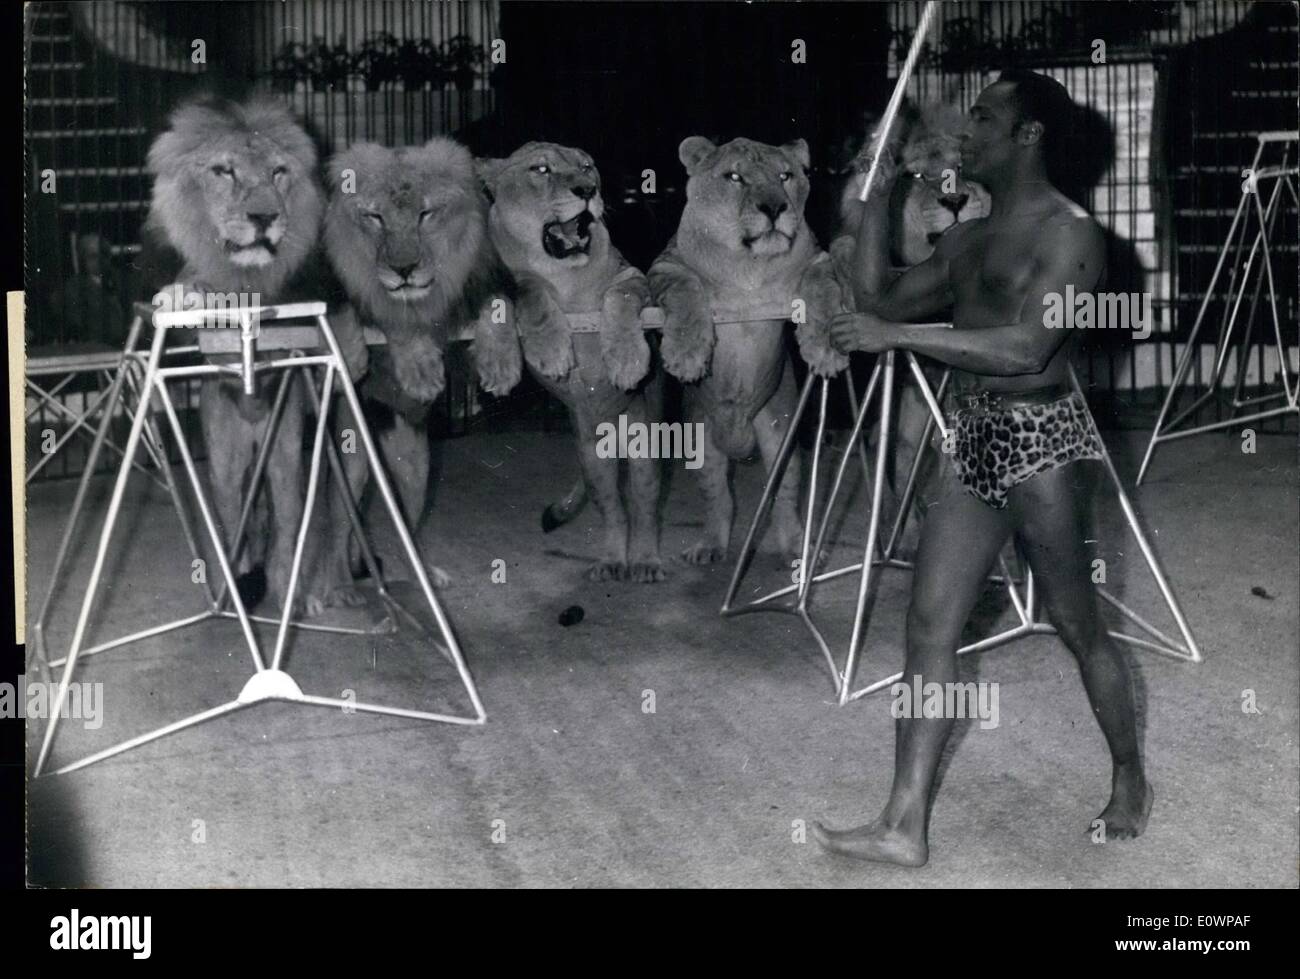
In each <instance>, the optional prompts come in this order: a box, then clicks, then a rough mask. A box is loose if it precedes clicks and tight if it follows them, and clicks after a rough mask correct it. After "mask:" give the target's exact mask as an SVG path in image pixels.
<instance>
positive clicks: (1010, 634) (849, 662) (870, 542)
mask: <svg viewBox="0 0 1300 979" xmlns="http://www.w3.org/2000/svg"><path fill="white" fill-rule="evenodd" d="M897 356H898V354H897V352H895V351H892V350H891V351H888V352H886V353H885V354H884V355H883V356H882V357H881V358H880V359H879V360H878V361H877V362H876V366H875V369H874V370H873V371H872V372H871V378H870V380H869V381H868V383H867V389H866V393H865V395H864V396H863V398H862V403H861V405H859V406H857V414H856V418H855V419H854V424H853V430H852V432H851V433H850V435H849V445H846V447H845V450H844V453H843V454H842V455H841V457H840V462H839V465H838V467H837V469H836V471H835V477H834V480H833V482H832V484H831V491H830V494H829V495H828V497H827V499H826V502H825V504H824V506H823V509H822V513H821V517H820V520H819V522H818V529H817V535H816V538H815V544H813V543H812V542H813V541H814V538H813V536H812V528H813V523H814V520H816V512H817V480H818V476H817V467H818V463H819V461H820V458H819V456H820V448H821V439H822V434H823V432H824V431H825V426H826V403H827V395H828V392H829V388H830V383H831V382H830V379H829V378H820V379H819V378H817V377H815V376H814V375H812V374H810V375H809V376H808V379H807V381H806V382H805V383H804V388H803V391H802V392H801V394H800V397H799V406H798V408H797V409H796V411H795V416H794V418H793V419H792V420H791V424H790V428H789V431H788V432H787V433H786V437H785V441H784V442H783V443H782V445H781V450H780V452H779V453H778V454H777V459H776V464H775V465H774V466H773V468H772V471H771V472H770V473H769V474H768V477H767V485H766V486H765V487H764V489H763V495H762V498H761V499H760V500H759V504H758V508H757V510H756V512H755V514H754V518H753V520H752V521H751V523H750V527H749V532H748V534H747V535H746V536H745V543H744V546H743V547H742V548H741V553H740V557H739V559H738V560H737V562H736V568H735V571H734V572H733V573H732V576H731V583H730V585H729V587H728V589H727V595H726V598H725V599H724V600H723V603H722V609H721V614H722V615H724V616H733V615H742V614H745V613H749V612H783V613H786V614H790V615H795V616H797V617H798V618H799V619H800V621H802V622H803V624H804V625H805V626H806V627H807V629H808V631H809V633H810V634H811V635H812V637H813V641H814V642H815V643H816V644H817V647H818V649H819V650H820V652H821V653H822V656H823V658H824V659H825V661H826V664H827V666H828V667H829V668H830V672H831V680H832V682H833V683H834V685H835V693H836V695H837V697H838V699H839V703H840V704H841V705H843V704H846V703H848V702H849V701H850V700H857V699H858V698H860V697H864V696H866V695H867V694H869V693H874V692H876V691H877V690H881V689H885V688H887V687H889V686H890V685H891V684H893V683H895V682H896V681H897V680H898V679H899V678H900V677H901V676H902V673H901V672H900V673H896V674H894V675H892V676H889V677H885V678H884V679H881V680H876V681H875V682H873V683H870V684H868V685H867V686H865V687H862V688H861V689H857V690H855V689H854V688H853V681H854V675H855V673H856V670H857V664H858V656H859V651H860V649H861V646H862V641H863V637H864V636H865V632H866V625H867V615H866V607H867V596H868V593H869V590H870V587H871V582H872V578H873V574H872V572H873V570H874V569H875V568H877V567H886V568H910V567H911V566H912V565H911V562H908V561H903V560H900V559H899V558H897V557H896V556H895V553H896V549H897V546H898V541H899V537H900V534H901V532H902V529H903V526H904V524H905V523H906V521H907V516H908V512H909V511H910V509H911V502H912V498H913V496H914V495H915V493H916V481H917V477H918V475H919V473H920V469H921V462H922V454H923V453H924V452H925V451H926V450H927V447H928V445H929V442H930V436H931V433H932V432H933V431H934V426H935V425H938V426H939V431H940V432H941V433H942V434H943V435H945V436H946V435H947V426H946V424H945V422H944V418H943V413H942V411H941V410H940V408H939V402H938V399H937V398H936V397H935V395H934V393H933V392H932V391H931V389H930V385H929V383H928V382H927V380H926V378H925V374H924V372H923V371H922V370H921V366H920V364H919V363H918V361H917V359H916V356H915V355H914V354H912V353H911V352H910V351H904V352H903V356H904V357H906V358H907V362H908V366H909V368H910V369H911V376H912V379H913V381H914V382H915V383H916V385H917V387H918V390H919V391H920V393H921V395H922V397H923V398H924V399H925V401H926V404H927V406H928V407H929V410H930V417H929V418H927V419H926V424H925V430H924V433H923V435H922V438H921V443H920V448H919V450H918V451H917V454H916V457H915V459H913V461H912V466H911V470H910V472H909V475H908V480H907V485H906V488H905V489H904V491H903V495H902V498H901V499H900V501H899V510H898V515H897V517H896V518H895V520H894V525H893V528H892V529H891V531H890V534H889V539H888V542H887V543H883V542H882V540H881V534H880V513H881V505H882V503H883V492H884V475H885V466H886V463H887V462H888V459H889V453H890V441H891V437H890V428H891V425H890V422H891V414H892V410H893V394H894V382H895V373H896V370H897V368H896V359H897ZM846 375H847V372H846ZM948 376H949V372H948V371H945V372H944V375H943V380H942V381H941V383H940V386H939V396H940V397H942V395H943V392H944V390H945V388H946V386H947V383H948ZM819 380H820V382H821V386H822V389H821V413H820V416H819V418H818V423H817V442H816V444H815V445H814V448H813V462H812V475H811V477H810V480H809V491H808V503H807V509H806V512H805V515H804V533H803V546H802V550H801V555H800V565H799V567H800V569H801V574H800V576H799V578H800V580H799V581H798V582H797V583H796V584H792V585H788V586H786V587H784V588H781V589H778V590H776V591H773V592H771V593H769V594H767V595H764V596H762V597H760V598H757V599H755V600H753V601H751V602H748V603H746V604H743V605H735V604H734V602H735V599H736V593H737V591H738V590H739V588H740V583H741V581H742V579H743V578H744V576H745V572H746V570H747V569H748V567H749V563H750V560H751V559H752V557H753V555H754V550H755V541H756V537H757V534H758V529H759V527H760V525H761V524H762V522H763V519H764V518H765V517H766V515H767V512H768V510H769V509H770V508H771V506H772V502H773V500H774V499H775V496H776V488H777V487H778V486H779V485H780V482H781V478H782V476H783V475H784V473H785V470H786V467H787V465H788V464H789V460H790V455H791V453H792V452H793V451H794V447H795V442H796V433H797V431H798V427H799V420H800V418H801V417H802V415H803V413H804V411H805V409H806V408H807V405H808V401H809V396H810V394H811V392H812V388H813V385H814V384H816V383H817V382H818V381H819ZM1070 381H1071V383H1072V384H1073V385H1074V388H1075V390H1076V391H1078V392H1079V394H1080V395H1081V396H1082V394H1083V391H1082V388H1080V386H1079V381H1078V378H1077V377H1075V375H1074V371H1073V369H1071V371H1070ZM877 392H879V398H880V404H881V407H880V439H879V441H878V442H877V444H876V459H875V471H874V473H873V474H872V477H873V478H872V490H871V510H870V517H869V519H868V524H867V540H866V544H865V546H864V548H863V558H862V561H861V562H859V563H857V564H851V565H848V566H846V567H843V568H838V569H835V570H832V571H824V572H821V573H816V571H815V568H814V571H813V573H811V574H810V573H809V572H808V570H807V569H809V568H810V567H812V566H813V565H812V564H810V561H811V562H813V563H814V564H815V562H816V557H815V556H819V555H820V554H821V549H822V544H823V543H824V541H825V535H826V529H827V526H828V524H829V522H830V516H831V511H832V509H833V508H834V504H835V498H836V496H837V495H838V494H839V491H840V487H841V485H842V482H843V478H844V472H845V470H846V469H847V468H848V463H849V456H850V454H851V452H852V446H853V445H854V444H859V439H860V436H861V432H862V426H863V423H864V421H865V419H866V415H867V410H868V408H869V407H870V405H871V402H872V400H873V398H875V397H876V396H877ZM1088 418H1089V421H1090V422H1091V423H1092V425H1093V428H1094V429H1095V428H1096V422H1095V420H1094V419H1093V418H1092V415H1091V412H1089V415H1088ZM1098 440H1099V441H1100V437H1099V439H1098ZM1102 461H1103V463H1104V464H1105V467H1106V472H1107V473H1108V474H1109V475H1110V478H1111V481H1112V482H1113V483H1114V485H1115V489H1116V492H1117V494H1118V496H1119V502H1120V507H1121V508H1122V509H1123V511H1124V517H1125V520H1126V521H1127V522H1128V525H1129V529H1130V530H1132V532H1133V535H1134V537H1135V538H1136V539H1137V543H1138V546H1139V547H1140V548H1141V550H1142V556H1143V557H1144V558H1145V559H1146V562H1147V566H1148V567H1149V568H1150V569H1151V573H1152V575H1153V577H1154V578H1155V580H1156V584H1157V585H1158V586H1159V588H1160V593H1161V595H1162V596H1163V597H1164V600H1165V604H1166V605H1168V607H1169V611H1170V613H1171V614H1172V615H1173V618H1174V621H1175V623H1176V624H1177V626H1178V630H1179V632H1180V633H1181V635H1182V639H1183V641H1182V643H1179V642H1177V641H1176V640H1174V639H1172V638H1171V637H1169V636H1167V635H1165V634H1164V633H1163V632H1161V631H1160V630H1159V629H1157V628H1156V627H1155V626H1153V625H1151V624H1150V623H1149V622H1147V621H1146V620H1145V619H1143V618H1142V617H1141V616H1140V615H1138V614H1137V613H1136V612H1134V611H1133V610H1132V609H1130V608H1128V607H1127V606H1126V605H1124V603H1122V602H1121V601H1120V600H1119V599H1117V598H1116V597H1115V596H1113V595H1111V594H1110V593H1109V592H1107V591H1105V590H1104V589H1101V588H1098V589H1097V591H1098V594H1099V595H1101V597H1102V598H1103V599H1105V600H1106V601H1107V602H1108V603H1109V604H1110V605H1112V606H1114V607H1115V608H1116V609H1118V610H1119V611H1120V612H1121V613H1123V614H1124V616H1125V617H1127V618H1128V619H1129V620H1130V621H1132V622H1133V623H1134V624H1136V625H1137V626H1138V627H1139V628H1140V629H1141V630H1142V631H1143V632H1145V633H1146V634H1147V635H1148V636H1149V637H1150V638H1141V637H1139V636H1132V635H1128V634H1125V633H1121V632H1116V631H1114V630H1111V631H1110V635H1111V636H1112V637H1113V638H1115V639H1118V640H1121V641H1123V642H1126V643H1129V644H1131V645H1134V646H1137V647H1139V648H1142V649H1147V650H1150V651H1152V652H1156V653H1160V654H1162V655H1165V656H1170V657H1173V658H1175V659H1181V660H1188V661H1190V662H1193V663H1199V662H1200V661H1201V653H1200V650H1199V649H1198V648H1197V646H1196V642H1195V640H1194V639H1193V638H1192V634H1191V631H1190V629H1189V628H1188V626H1187V621H1186V619H1185V618H1184V617H1183V613H1182V609H1181V608H1180V607H1179V605H1178V600H1177V599H1176V598H1175V597H1174V593H1173V590H1172V589H1171V588H1170V586H1169V583H1168V581H1167V580H1166V578H1165V574H1164V571H1163V569H1162V568H1161V566H1160V562H1159V560H1158V559H1157V558H1156V555H1155V552H1154V551H1153V550H1152V548H1151V545H1150V544H1149V543H1148V541H1147V537H1146V534H1145V533H1144V532H1143V530H1142V526H1141V522H1140V521H1139V519H1138V516H1137V511H1136V510H1134V508H1133V504H1132V502H1131V501H1130V500H1129V498H1128V494H1127V493H1126V492H1125V490H1124V486H1123V484H1122V483H1121V482H1120V479H1119V474H1118V473H1117V472H1116V471H1115V466H1114V464H1113V463H1112V461H1111V458H1110V453H1109V452H1107V451H1106V447H1105V445H1104V443H1103V444H1102ZM864 464H865V463H864ZM999 562H1000V567H1001V572H1002V573H1001V574H1000V575H996V576H994V577H993V578H992V579H991V580H993V581H996V582H999V583H1001V584H1004V585H1005V586H1006V588H1007V591H1008V594H1009V596H1010V598H1011V604H1012V605H1013V607H1014V608H1015V611H1016V615H1017V617H1018V618H1019V619H1020V621H1019V623H1018V624H1017V625H1015V626H1013V627H1012V628H1010V629H1007V630H1005V631H1003V632H1000V633H997V634H996V635H993V636H989V637H988V638H986V639H982V640H980V641H979V642H976V643H972V644H970V645H969V646H963V647H962V648H961V649H959V650H957V652H958V654H959V655H960V654H963V653H978V652H983V651H984V650H986V649H992V648H993V647H994V646H1000V645H1003V644H1004V643H1008V642H1011V641H1012V640H1015V639H1019V638H1021V637H1022V636H1027V635H1034V634H1054V633H1055V631H1056V630H1055V629H1054V628H1053V627H1052V626H1051V625H1050V624H1049V623H1047V622H1042V621H1039V620H1038V618H1037V615H1036V613H1037V609H1036V607H1035V605H1036V603H1035V594H1034V576H1033V572H1032V571H1031V570H1030V569H1029V567H1028V565H1027V563H1026V565H1025V573H1024V579H1023V584H1024V594H1023V597H1022V595H1021V592H1020V590H1019V588H1018V587H1017V581H1016V579H1015V578H1014V577H1013V575H1012V574H1011V571H1010V568H1009V567H1008V565H1007V561H1006V559H1005V557H1003V558H1000V559H999ZM855 572H857V573H858V599H857V607H856V611H855V613H854V617H853V634H852V637H851V639H850V641H849V648H848V651H847V654H846V656H845V658H844V666H843V668H842V669H841V668H840V667H839V665H838V664H837V662H836V658H835V656H834V655H833V654H832V652H831V650H830V647H829V645H828V644H827V642H826V640H825V638H824V637H823V635H822V632H821V630H820V629H818V627H817V625H816V623H815V622H814V621H813V618H812V616H811V614H810V612H809V605H810V602H811V599H812V594H813V586H814V585H819V584H821V583H822V582H826V581H831V580H833V579H836V578H841V577H844V576H846V575H851V574H853V573H855ZM787 595H793V596H794V601H793V603H792V604H790V603H786V604H781V603H778V602H777V601H776V600H777V599H779V598H783V597H785V596H787Z"/></svg>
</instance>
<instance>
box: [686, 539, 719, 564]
mask: <svg viewBox="0 0 1300 979" xmlns="http://www.w3.org/2000/svg"><path fill="white" fill-rule="evenodd" d="M726 559H727V549H726V548H725V547H721V546H719V545H718V544H717V543H715V542H714V541H707V540H705V541H700V542H698V543H696V544H692V545H691V546H690V547H688V548H686V550H684V551H682V560H683V561H685V562H686V563H687V564H716V563H717V562H719V561H725V560H726Z"/></svg>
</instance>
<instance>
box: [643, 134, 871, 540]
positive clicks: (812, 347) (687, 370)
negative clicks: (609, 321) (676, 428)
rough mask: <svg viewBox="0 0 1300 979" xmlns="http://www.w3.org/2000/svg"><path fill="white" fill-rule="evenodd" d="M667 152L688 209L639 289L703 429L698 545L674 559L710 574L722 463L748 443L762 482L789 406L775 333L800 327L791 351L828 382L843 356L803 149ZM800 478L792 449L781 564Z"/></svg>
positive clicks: (736, 146)
mask: <svg viewBox="0 0 1300 979" xmlns="http://www.w3.org/2000/svg"><path fill="white" fill-rule="evenodd" d="M678 155H679V157H680V158H681V161H682V164H683V166H685V167H686V173H687V182H686V209H685V211H684V212H683V213H682V219H681V223H680V224H679V225H678V227H677V234H676V235H675V236H674V237H673V239H672V241H670V242H669V243H668V248H667V249H666V250H665V251H664V253H663V254H662V255H660V256H659V258H657V259H656V260H655V262H654V264H653V265H652V266H651V267H650V288H651V290H652V292H653V293H654V296H655V298H656V300H657V301H658V303H659V305H660V306H662V307H663V310H664V317H665V322H664V336H663V346H662V351H663V359H664V367H665V369H666V370H667V371H668V372H669V373H670V374H672V375H674V376H675V377H677V378H678V379H679V380H681V381H682V382H683V383H684V384H686V394H687V404H688V416H689V417H691V418H692V419H697V420H700V421H702V422H703V423H704V426H705V442H704V464H703V466H702V467H701V469H700V475H701V484H702V487H703V490H704V499H705V506H706V514H705V526H704V536H703V537H702V538H701V539H700V540H699V541H698V542H697V543H696V544H694V545H692V546H691V547H690V548H688V549H687V550H686V551H685V552H683V554H682V557H683V559H685V560H686V561H688V562H690V563H693V564H707V563H709V562H711V561H721V560H724V559H725V557H726V554H727V546H728V544H729V542H730V540H731V524H732V516H733V512H734V509H735V503H734V501H733V499H732V495H731V487H730V484H729V478H728V477H729V471H730V460H732V459H744V458H746V457H747V456H749V455H751V454H752V453H753V451H754V447H755V445H756V444H757V447H758V451H759V453H760V454H761V455H762V458H763V465H764V467H765V468H766V469H767V470H768V471H769V472H771V469H772V466H773V465H774V464H775V461H776V457H777V453H778V450H779V449H780V446H781V442H782V440H783V439H784V437H785V433H786V431H787V430H788V429H789V427H790V423H791V417H792V415H793V414H794V410H795V407H796V404H797V401H798V397H797V392H796V388H795V380H794V373H793V367H792V366H791V365H790V364H789V363H787V361H788V357H787V356H786V347H785V325H786V323H787V322H789V321H791V320H795V321H796V322H797V324H798V325H797V328H796V331H795V336H796V338H797V340H798V341H799V346H800V350H801V352H802V354H803V357H804V359H805V360H806V361H807V362H808V365H809V367H811V368H812V369H813V370H814V371H815V372H817V373H818V374H821V375H831V374H835V373H838V372H839V371H841V370H843V369H844V367H846V366H847V364H848V359H847V358H846V357H845V356H844V355H843V354H840V353H837V352H836V351H835V350H833V349H832V348H831V346H830V343H829V335H828V333H827V329H828V326H829V322H830V319H831V317H832V316H833V315H834V314H835V313H837V312H839V311H840V309H841V306H842V299H841V287H840V284H839V282H838V281H837V280H836V278H835V274H834V270H833V266H832V263H831V262H830V260H829V257H828V256H827V254H826V253H825V252H823V251H822V249H821V247H820V246H819V245H818V244H817V239H816V238H815V237H814V236H813V233H812V230H811V229H810V228H809V227H808V223H807V222H806V221H805V220H804V205H805V203H806V202H807V200H808V176H807V172H806V171H807V169H808V165H809V156H808V144H807V143H805V142H804V141H803V140H802V139H799V140H795V141H794V142H793V143H787V144H785V145H784V146H769V145H767V144H765V143H756V142H754V141H753V140H749V139H734V140H732V141H731V142H729V143H724V144H722V145H721V146H716V145H714V144H713V143H712V142H711V141H710V140H708V139H705V138H704V137H703V136H691V137H689V138H687V139H685V140H683V141H682V144H681V146H680V147H679V149H678ZM715 321H716V326H715ZM799 474H800V463H799V455H798V453H797V452H796V453H794V454H793V455H792V456H791V459H790V464H789V466H788V468H787V469H786V473H785V477H784V478H783V479H782V480H781V485H780V486H779V487H778V489H777V494H776V499H775V501H774V502H773V506H772V520H773V524H774V529H775V532H776V535H777V546H778V548H779V550H780V552H781V553H782V554H783V555H784V556H789V555H792V554H794V553H796V552H797V549H798V547H797V545H798V538H799V530H800V521H799V515H798V512H797V508H798V498H799Z"/></svg>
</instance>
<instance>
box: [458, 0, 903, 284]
mask: <svg viewBox="0 0 1300 979" xmlns="http://www.w3.org/2000/svg"><path fill="white" fill-rule="evenodd" d="M885 13H886V7H885V6H884V5H883V4H859V3H852V4H849V3H843V4H841V3H826V4H795V3H758V4H743V3H674V4H662V3H660V4H652V3H505V4H502V7H501V31H502V35H503V37H504V38H505V39H506V43H507V62H506V65H505V66H502V68H501V70H500V76H499V81H498V90H499V92H500V98H499V100H498V103H497V104H498V105H499V106H500V107H501V109H500V111H499V113H498V114H497V116H496V117H495V118H493V119H490V120H486V121H485V122H483V123H482V124H480V125H476V126H473V127H471V128H470V129H469V130H468V131H466V132H464V133H462V135H463V137H464V138H465V139H466V141H467V142H468V143H469V144H470V147H471V148H472V149H473V150H475V152H476V153H481V154H482V153H490V154H493V155H504V154H507V153H510V152H511V151H513V150H514V149H515V148H516V147H517V146H519V145H520V144H521V143H523V142H525V141H526V140H529V139H539V140H549V141H553V142H558V143H565V144H568V145H574V146H580V147H582V148H583V149H585V150H587V151H588V152H589V153H591V154H592V155H593V156H594V157H595V159H596V164H597V166H598V167H599V168H600V170H601V174H602V177H603V179H604V183H605V188H606V190H605V198H606V203H607V204H609V205H610V206H611V210H612V212H613V213H612V214H611V216H610V218H609V223H610V227H611V233H612V234H613V237H614V239H615V241H616V242H617V243H618V245H619V247H620V249H621V250H622V251H623V252H624V254H625V255H626V256H627V257H628V259H629V260H630V261H632V262H633V263H634V264H637V265H640V266H641V267H642V268H645V267H646V266H647V265H648V264H649V262H650V261H652V260H653V259H654V257H655V255H656V254H657V253H658V251H659V250H660V249H661V248H662V247H663V245H664V244H666V242H667V240H668V237H669V236H670V235H671V234H672V231H673V229H674V228H675V227H676V224H677V219H678V217H679V216H680V213H681V207H682V205H683V202H684V199H683V197H682V190H683V183H684V176H685V174H684V172H683V170H682V166H681V163H680V162H679V161H678V159H677V147H678V145H679V144H680V143H681V141H682V140H683V139H685V138H686V137H687V136H693V135H702V136H708V137H710V138H711V139H714V140H715V141H716V140H726V139H731V138H734V137H737V136H747V137H749V138H751V139H756V140H760V141H762V142H767V143H783V142H787V141H789V140H792V139H796V138H800V137H801V138H803V139H806V140H807V141H808V144H809V146H810V148H811V150H812V160H813V196H812V198H811V199H810V201H809V220H810V222H811V223H812V225H813V228H814V230H815V231H816V232H817V234H818V237H819V238H820V239H821V240H822V242H823V244H825V243H826V242H827V238H828V235H829V233H830V225H831V220H832V216H833V212H834V206H833V200H834V196H835V191H836V190H837V189H838V187H837V186H835V185H834V177H833V176H832V174H831V173H830V170H831V169H832V168H835V167H837V166H838V165H839V164H840V163H842V162H843V161H842V160H840V159H838V158H837V157H838V156H839V155H841V154H840V152H839V147H840V145H841V144H842V143H843V141H844V139H845V136H846V134H849V133H853V134H861V131H862V129H863V122H862V114H863V110H864V108H865V107H867V106H879V105H883V104H884V102H885V101H886V100H887V99H888V97H889V91H890V89H889V85H888V82H887V80H886V77H885V68H886V62H885V58H886V52H887V46H888V43H889V34H888V29H887V26H886V23H885ZM538 37H544V38H546V43H545V44H537V43H535V39H536V38H538ZM796 38H798V39H801V40H803V41H804V42H805V54H806V59H807V60H806V63H804V64H795V63H793V62H792V60H791V55H792V51H793V48H792V43H793V42H794V40H795V39H796ZM525 40H527V42H528V43H512V42H522V41H525ZM646 168H650V169H653V170H654V171H655V176H656V178H657V183H658V191H659V194H658V200H657V201H653V202H647V203H644V204H639V205H638V206H637V207H636V208H635V210H636V211H638V212H639V213H628V211H629V208H625V207H621V206H620V199H621V195H619V194H617V193H616V190H618V189H621V188H623V187H624V186H629V187H636V186H639V185H640V183H641V172H642V170H644V169H646Z"/></svg>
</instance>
